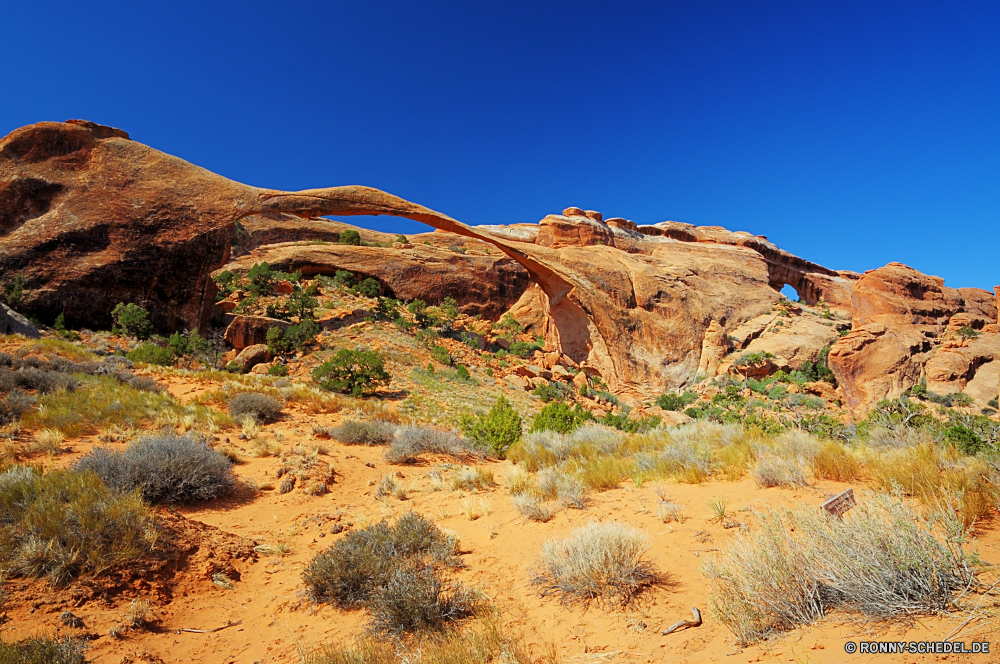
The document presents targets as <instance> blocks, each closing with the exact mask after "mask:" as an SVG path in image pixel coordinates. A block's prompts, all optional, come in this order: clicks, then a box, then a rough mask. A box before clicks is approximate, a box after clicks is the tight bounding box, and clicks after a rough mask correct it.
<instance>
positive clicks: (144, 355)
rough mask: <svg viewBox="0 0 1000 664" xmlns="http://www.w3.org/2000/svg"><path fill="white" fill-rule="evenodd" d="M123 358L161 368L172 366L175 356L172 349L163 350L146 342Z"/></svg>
mask: <svg viewBox="0 0 1000 664" xmlns="http://www.w3.org/2000/svg"><path fill="white" fill-rule="evenodd" d="M125 357H127V358H128V359H130V360H132V361H133V362H145V363H146V364H156V365H159V366H161V367H169V366H173V364H174V360H176V359H177V356H176V355H175V354H174V349H173V348H165V347H163V346H157V345H156V344H153V343H149V342H146V343H144V344H141V345H140V346H138V347H137V348H135V349H134V350H130V351H129V352H128V353H126V354H125Z"/></svg>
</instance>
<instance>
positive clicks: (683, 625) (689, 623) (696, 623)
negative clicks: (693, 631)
mask: <svg viewBox="0 0 1000 664" xmlns="http://www.w3.org/2000/svg"><path fill="white" fill-rule="evenodd" d="M691 613H692V614H693V615H694V620H680V621H678V622H675V623H674V624H673V625H671V626H670V627H668V628H667V629H665V630H663V636H666V635H667V634H670V633H671V632H676V631H677V630H679V629H687V628H688V627H700V626H701V611H699V610H698V607H697V606H692V607H691Z"/></svg>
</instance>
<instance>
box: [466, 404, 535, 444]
mask: <svg viewBox="0 0 1000 664" xmlns="http://www.w3.org/2000/svg"><path fill="white" fill-rule="evenodd" d="M461 427H462V433H464V434H465V435H466V437H468V438H469V439H470V440H472V441H474V442H475V443H476V446H477V447H480V448H484V449H486V450H488V451H489V452H490V453H492V454H495V455H496V456H498V457H500V458H501V459H502V458H503V457H504V455H506V454H507V450H508V449H509V448H510V446H511V445H513V444H514V443H516V442H517V441H518V440H520V439H521V416H520V415H518V414H517V411H516V410H514V407H513V406H511V405H510V402H509V401H507V399H506V397H504V396H503V395H501V396H500V397H498V398H497V400H496V403H495V404H493V408H491V409H490V412H489V413H486V414H479V415H478V416H475V417H474V416H472V415H469V414H465V415H463V416H462V419H461Z"/></svg>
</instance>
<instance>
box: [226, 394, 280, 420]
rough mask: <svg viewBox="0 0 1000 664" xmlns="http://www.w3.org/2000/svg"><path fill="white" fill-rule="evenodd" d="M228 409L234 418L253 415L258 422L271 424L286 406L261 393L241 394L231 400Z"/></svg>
mask: <svg viewBox="0 0 1000 664" xmlns="http://www.w3.org/2000/svg"><path fill="white" fill-rule="evenodd" d="M228 407H229V414H230V415H231V416H232V417H234V418H238V417H240V416H244V415H251V416H253V417H254V418H255V419H256V420H257V421H258V422H270V421H273V420H276V419H277V418H278V416H280V415H281V409H282V408H284V407H285V404H283V403H282V402H281V401H279V400H278V399H275V398H274V397H269V396H267V395H266V394H261V393H260V392H240V393H239V394H236V395H234V396H233V397H232V398H231V399H230V400H229V404H228Z"/></svg>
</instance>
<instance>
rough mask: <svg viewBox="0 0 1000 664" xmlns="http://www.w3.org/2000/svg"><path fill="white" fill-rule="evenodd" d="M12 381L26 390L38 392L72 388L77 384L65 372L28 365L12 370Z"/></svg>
mask: <svg viewBox="0 0 1000 664" xmlns="http://www.w3.org/2000/svg"><path fill="white" fill-rule="evenodd" d="M14 383H15V384H16V385H17V386H18V387H21V388H24V389H26V390H36V391H37V392H38V393H39V394H49V393H50V392H57V391H59V390H66V389H70V390H72V389H75V388H76V386H77V382H76V381H75V380H74V379H73V378H71V377H70V376H68V375H66V374H65V373H62V372H60V371H48V370H46V369H38V368H36V367H30V366H23V367H21V368H20V369H18V370H17V371H16V372H14Z"/></svg>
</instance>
